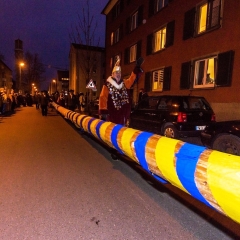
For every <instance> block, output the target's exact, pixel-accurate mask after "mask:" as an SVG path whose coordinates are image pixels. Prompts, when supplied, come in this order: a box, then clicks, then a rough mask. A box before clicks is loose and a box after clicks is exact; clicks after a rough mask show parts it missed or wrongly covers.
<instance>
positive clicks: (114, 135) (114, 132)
mask: <svg viewBox="0 0 240 240" xmlns="http://www.w3.org/2000/svg"><path fill="white" fill-rule="evenodd" d="M122 127H123V125H120V124H117V125H116V126H114V127H113V129H112V132H111V142H112V144H113V146H114V147H115V148H116V149H117V150H118V151H119V152H120V153H121V154H124V153H123V151H122V150H121V148H120V147H119V146H118V142H117V135H118V132H119V131H120V130H121V128H122Z"/></svg>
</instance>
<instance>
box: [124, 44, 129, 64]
mask: <svg viewBox="0 0 240 240" xmlns="http://www.w3.org/2000/svg"><path fill="white" fill-rule="evenodd" d="M124 63H125V64H128V63H129V48H126V49H125V51H124Z"/></svg>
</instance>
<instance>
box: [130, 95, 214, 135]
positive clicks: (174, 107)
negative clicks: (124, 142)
mask: <svg viewBox="0 0 240 240" xmlns="http://www.w3.org/2000/svg"><path fill="white" fill-rule="evenodd" d="M212 121H215V114H214V112H213V110H212V108H211V106H210V104H209V103H208V102H207V101H206V99H205V98H204V97H199V96H178V95H174V96H173V95H159V96H148V97H146V98H144V99H143V100H142V101H141V102H140V103H139V104H138V105H137V106H136V107H135V108H134V110H133V111H132V112H131V115H130V119H129V125H128V126H129V127H132V128H135V129H139V130H142V131H148V132H153V133H156V134H160V135H163V136H167V137H170V138H180V137H194V136H200V133H201V131H203V130H204V129H205V127H206V125H208V124H209V123H210V122H212Z"/></svg>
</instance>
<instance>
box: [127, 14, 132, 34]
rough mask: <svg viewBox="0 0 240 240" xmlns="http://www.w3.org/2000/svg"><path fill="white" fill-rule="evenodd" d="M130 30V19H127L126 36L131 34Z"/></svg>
mask: <svg viewBox="0 0 240 240" xmlns="http://www.w3.org/2000/svg"><path fill="white" fill-rule="evenodd" d="M130 29H131V17H128V18H127V21H126V34H128V33H130V32H131V30H130Z"/></svg>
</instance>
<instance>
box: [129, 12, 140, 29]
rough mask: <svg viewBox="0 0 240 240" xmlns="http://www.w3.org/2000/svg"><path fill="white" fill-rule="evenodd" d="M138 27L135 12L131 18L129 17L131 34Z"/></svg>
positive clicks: (136, 13)
mask: <svg viewBox="0 0 240 240" xmlns="http://www.w3.org/2000/svg"><path fill="white" fill-rule="evenodd" d="M137 26H138V11H136V12H135V13H134V14H133V15H132V16H131V29H130V30H131V32H132V31H133V30H135V29H136V28H137Z"/></svg>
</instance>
